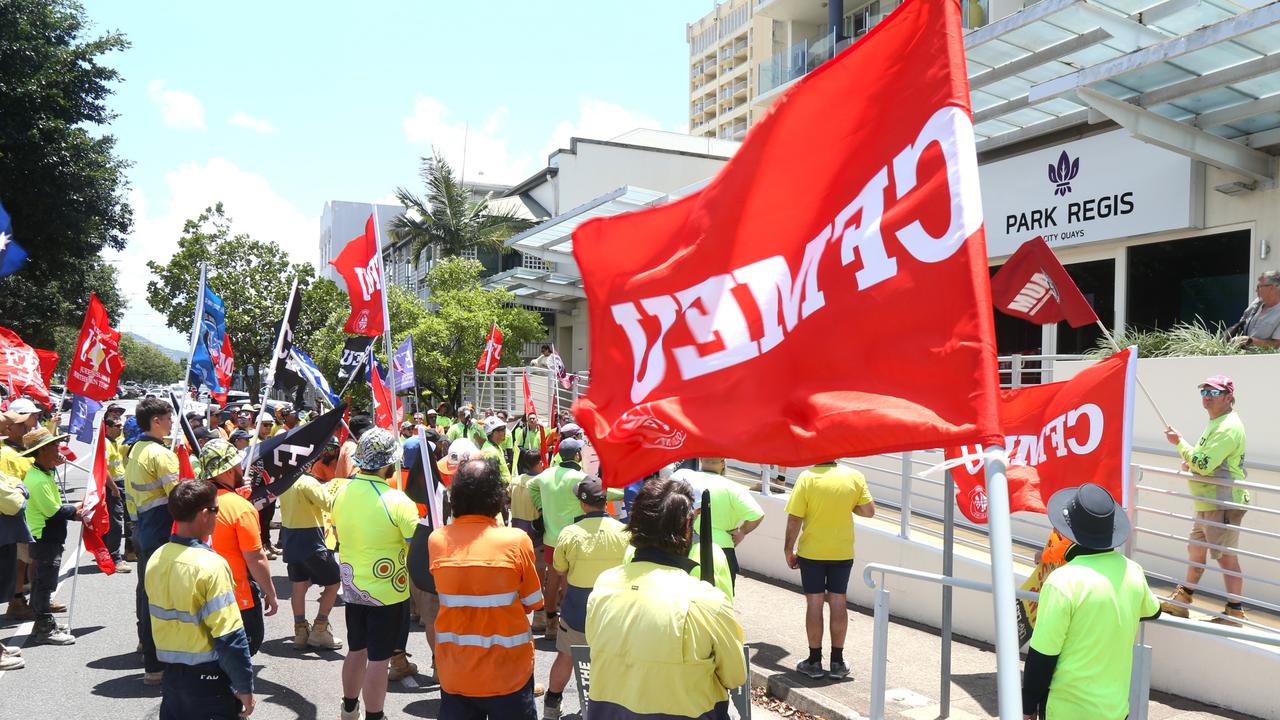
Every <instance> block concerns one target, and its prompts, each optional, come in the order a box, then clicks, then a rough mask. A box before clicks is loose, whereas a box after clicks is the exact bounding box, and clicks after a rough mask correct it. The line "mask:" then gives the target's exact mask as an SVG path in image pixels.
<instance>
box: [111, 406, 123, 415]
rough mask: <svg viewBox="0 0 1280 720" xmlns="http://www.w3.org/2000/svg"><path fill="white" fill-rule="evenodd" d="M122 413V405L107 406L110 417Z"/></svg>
mask: <svg viewBox="0 0 1280 720" xmlns="http://www.w3.org/2000/svg"><path fill="white" fill-rule="evenodd" d="M122 412H124V406H123V405H120V404H118V403H111V404H110V405H108V406H107V414H108V415H110V414H111V413H122Z"/></svg>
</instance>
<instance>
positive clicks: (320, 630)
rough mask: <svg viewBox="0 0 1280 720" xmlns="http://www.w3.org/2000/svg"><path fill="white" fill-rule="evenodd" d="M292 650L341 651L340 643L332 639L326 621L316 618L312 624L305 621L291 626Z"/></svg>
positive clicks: (331, 633) (330, 630) (330, 629)
mask: <svg viewBox="0 0 1280 720" xmlns="http://www.w3.org/2000/svg"><path fill="white" fill-rule="evenodd" d="M293 648H294V649H295V650H308V649H310V650H341V649H342V641H341V640H337V639H335V638H334V637H333V630H332V628H330V627H329V621H328V620H321V619H320V618H316V621H315V623H314V624H308V623H307V621H305V620H303V621H302V622H297V623H294V624H293Z"/></svg>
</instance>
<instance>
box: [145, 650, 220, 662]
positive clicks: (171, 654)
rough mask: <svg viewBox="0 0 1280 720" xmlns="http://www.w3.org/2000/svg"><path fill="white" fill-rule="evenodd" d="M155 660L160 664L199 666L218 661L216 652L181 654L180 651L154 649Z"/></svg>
mask: <svg viewBox="0 0 1280 720" xmlns="http://www.w3.org/2000/svg"><path fill="white" fill-rule="evenodd" d="M156 659H157V660H159V661H160V662H167V663H181V664H183V665H199V664H200V663H207V662H216V661H217V660H218V651H217V650H210V651H208V652H182V651H181V650H161V649H160V648H156Z"/></svg>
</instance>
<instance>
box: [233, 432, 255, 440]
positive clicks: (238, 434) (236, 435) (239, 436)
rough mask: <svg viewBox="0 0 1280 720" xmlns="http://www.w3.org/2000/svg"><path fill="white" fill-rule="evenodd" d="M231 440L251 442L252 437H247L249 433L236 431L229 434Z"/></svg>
mask: <svg viewBox="0 0 1280 720" xmlns="http://www.w3.org/2000/svg"><path fill="white" fill-rule="evenodd" d="M231 439H232V440H251V439H252V437H251V436H250V435H249V433H247V432H245V431H243V430H236V431H235V432H233V433H231Z"/></svg>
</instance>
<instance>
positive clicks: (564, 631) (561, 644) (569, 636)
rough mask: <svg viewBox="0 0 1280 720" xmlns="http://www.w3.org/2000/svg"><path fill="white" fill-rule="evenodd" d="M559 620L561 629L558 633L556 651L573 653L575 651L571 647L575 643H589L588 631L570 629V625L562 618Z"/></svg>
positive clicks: (566, 653) (567, 653)
mask: <svg viewBox="0 0 1280 720" xmlns="http://www.w3.org/2000/svg"><path fill="white" fill-rule="evenodd" d="M559 622H560V629H559V631H558V632H557V633H556V652H562V653H564V654H565V655H572V654H573V651H572V650H571V649H570V648H572V647H573V646H574V645H586V644H587V634H586V633H584V632H578V631H577V630H570V629H569V626H568V625H565V624H564V620H560V621H559Z"/></svg>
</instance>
